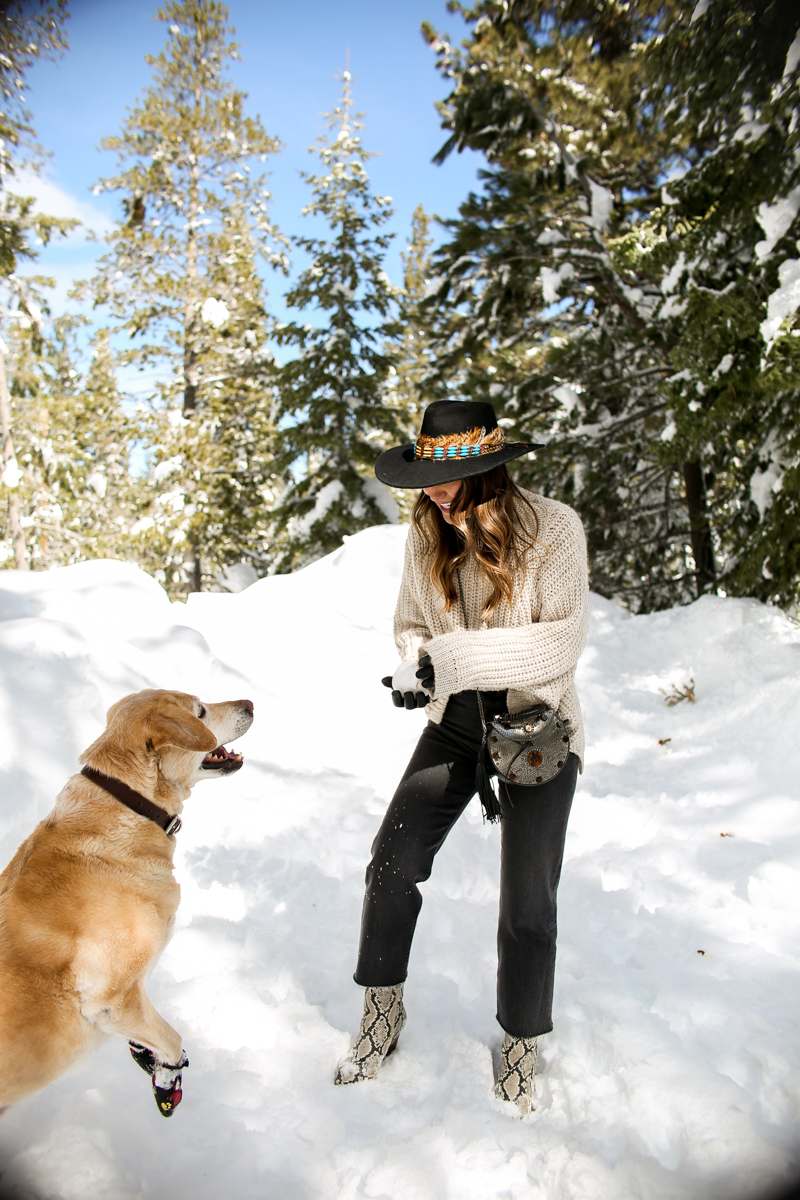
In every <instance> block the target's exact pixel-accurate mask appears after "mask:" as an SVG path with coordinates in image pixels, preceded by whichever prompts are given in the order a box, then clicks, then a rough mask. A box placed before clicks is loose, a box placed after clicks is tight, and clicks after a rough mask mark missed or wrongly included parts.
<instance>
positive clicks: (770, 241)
mask: <svg viewBox="0 0 800 1200" xmlns="http://www.w3.org/2000/svg"><path fill="white" fill-rule="evenodd" d="M798 209H800V184H798V186H797V187H796V188H793V189H792V191H791V192H790V193H789V195H788V196H783V197H781V198H780V199H778V200H776V201H775V203H774V204H767V203H766V201H764V202H763V203H762V204H759V206H758V217H757V220H758V223H759V225H760V226H761V228H762V229H763V230H764V233H765V234H766V238H765V239H764V241H762V242H756V247H755V250H756V258H757V259H759V261H761V262H763V260H764V259H765V258H768V257H769V255H770V254H771V253H772V251H773V248H774V247H775V244H776V243H777V242H778V241H780V239H781V238H782V237H783V236H784V234H785V233H788V231H789V229H790V228H791V225H792V222H793V221H794V219H795V217H796V216H797V211H798Z"/></svg>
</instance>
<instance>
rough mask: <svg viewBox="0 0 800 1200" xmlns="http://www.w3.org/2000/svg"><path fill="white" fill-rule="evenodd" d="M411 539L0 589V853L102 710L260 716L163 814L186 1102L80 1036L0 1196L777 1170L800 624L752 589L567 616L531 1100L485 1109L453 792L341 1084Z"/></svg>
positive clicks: (66, 768) (794, 992)
mask: <svg viewBox="0 0 800 1200" xmlns="http://www.w3.org/2000/svg"><path fill="white" fill-rule="evenodd" d="M403 535H404V531H403V530H402V529H400V528H397V527H385V528H381V529H373V530H367V531H366V532H365V533H362V534H360V535H359V536H358V537H355V538H352V539H350V540H349V541H348V542H347V543H346V545H345V546H344V547H343V548H342V549H341V550H340V551H338V552H337V553H336V554H333V555H331V556H330V557H329V558H327V559H325V560H324V561H322V562H320V563H317V564H316V565H314V566H313V567H311V568H309V569H308V570H306V571H303V572H300V573H298V574H296V575H293V576H284V577H280V578H272V579H266V580H262V581H261V582H259V583H257V584H254V585H253V586H252V587H250V588H249V589H247V590H246V591H244V592H242V593H240V594H238V595H223V594H204V595H200V596H194V597H192V598H191V600H190V602H189V603H188V605H185V606H184V605H170V604H169V603H168V601H167V600H166V598H165V596H164V594H163V592H162V591H161V589H160V588H159V587H158V585H157V584H156V583H155V582H154V581H153V580H151V579H149V578H148V577H147V576H146V575H144V574H142V573H141V572H140V571H138V570H137V569H136V568H134V567H132V566H127V565H125V564H121V563H108V562H96V563H85V564H83V565H80V566H76V567H69V568H66V569H64V570H59V571H51V572H48V573H41V574H38V573H37V574H18V573H15V572H11V571H4V572H2V573H0V666H1V667H2V693H1V694H0V695H1V699H0V703H2V729H3V760H4V761H3V774H2V794H1V795H0V854H1V855H2V862H3V863H5V862H6V861H7V860H8V858H9V857H10V856H11V854H12V853H13V851H14V850H15V848H16V846H17V845H18V843H19V842H20V841H21V840H22V838H23V837H24V836H25V835H26V834H27V833H28V832H29V831H30V829H31V828H32V827H33V824H34V822H35V821H36V820H38V819H39V818H41V817H42V816H44V814H45V813H46V812H47V811H48V810H49V808H50V807H51V805H52V803H53V799H54V797H55V795H56V793H57V792H58V791H59V789H60V788H61V786H62V785H63V783H64V781H65V779H66V778H67V777H68V776H69V775H70V774H71V773H72V772H73V771H74V770H75V769H76V758H77V755H78V753H79V752H80V750H82V749H83V748H84V747H85V746H86V745H88V744H89V742H91V741H92V740H93V739H94V737H95V736H96V735H97V733H98V732H99V730H100V729H101V727H102V725H103V722H104V713H105V710H106V708H107V706H108V705H109V704H111V703H112V701H114V700H116V699H117V698H118V697H119V696H122V695H124V694H125V693H127V692H130V691H134V690H137V689H138V688H141V687H146V686H164V687H177V688H182V689H185V690H189V691H194V692H197V693H199V694H201V695H202V696H204V697H207V698H209V699H212V700H218V699H233V698H238V697H242V696H247V697H250V698H251V699H252V700H253V701H254V702H255V712H256V721H255V724H254V726H253V728H252V730H251V731H250V732H249V733H248V734H247V736H246V738H245V739H244V740H243V741H242V743H241V745H237V747H236V748H237V749H241V750H242V751H243V752H244V754H245V766H244V768H243V770H242V771H241V772H239V774H238V775H236V776H235V777H233V778H232V779H230V780H221V781H218V782H217V781H215V782H213V783H212V782H209V783H205V784H200V785H198V787H197V789H196V791H195V794H194V795H193V796H192V797H191V799H190V800H189V802H188V803H187V806H186V810H185V814H184V821H185V823H184V828H183V830H182V832H181V833H180V835H179V836H178V846H179V849H178V852H177V873H178V877H179V879H180V882H181V886H182V890H183V899H182V904H181V909H180V913H179V919H178V929H177V932H176V935H175V938H174V940H173V941H172V943H171V945H170V947H169V949H168V950H167V952H166V954H165V955H164V957H163V958H162V960H161V964H160V966H159V967H158V969H157V970H156V973H155V975H154V976H153V979H152V980H151V983H150V989H149V990H150V994H151V995H152V997H153V999H154V1001H155V1003H156V1004H157V1006H158V1007H159V1009H160V1010H161V1012H162V1013H163V1014H164V1015H165V1016H166V1017H167V1019H168V1020H169V1021H170V1022H171V1023H172V1024H173V1025H175V1026H176V1027H177V1028H178V1029H180V1030H181V1031H182V1033H183V1037H184V1044H185V1046H186V1049H187V1052H188V1054H189V1058H190V1060H191V1066H190V1067H189V1069H188V1071H187V1072H186V1073H185V1077H184V1085H185V1091H184V1101H183V1104H182V1106H181V1108H180V1109H179V1110H178V1112H177V1113H176V1114H175V1116H174V1117H173V1118H172V1120H170V1121H165V1120H163V1119H162V1118H161V1117H160V1116H159V1115H158V1112H157V1111H156V1108H155V1105H154V1103H153V1099H152V1096H151V1094H150V1091H149V1086H148V1084H147V1080H146V1079H145V1077H144V1076H143V1075H142V1073H141V1072H140V1071H139V1070H138V1069H137V1067H136V1066H135V1065H134V1064H133V1062H132V1061H131V1059H130V1057H129V1055H128V1052H127V1048H126V1047H125V1045H124V1043H123V1042H121V1041H110V1042H108V1043H106V1045H105V1046H104V1047H103V1048H102V1050H101V1051H100V1052H99V1053H98V1054H96V1055H95V1056H94V1058H92V1059H91V1060H90V1061H89V1062H87V1063H85V1064H83V1065H82V1066H81V1067H80V1068H78V1069H76V1070H75V1071H74V1072H73V1073H72V1074H70V1075H69V1076H66V1077H64V1078H63V1079H61V1080H60V1081H59V1082H58V1083H56V1084H54V1085H53V1086H52V1087H50V1088H49V1089H47V1090H46V1091H45V1092H42V1093H40V1094H39V1095H37V1096H35V1097H32V1098H31V1099H29V1100H28V1101H26V1102H25V1103H23V1104H20V1105H19V1106H18V1107H16V1108H15V1109H12V1110H10V1111H9V1112H8V1113H6V1115H5V1116H4V1117H3V1118H2V1120H0V1166H1V1167H2V1172H3V1174H2V1182H1V1183H0V1192H2V1195H3V1196H4V1197H14V1198H16V1200H21V1198H22V1197H36V1198H38V1200H45V1198H47V1200H50V1198H56V1197H60V1198H61V1200H86V1197H92V1200H117V1198H120V1200H121V1198H122V1197H125V1198H130V1197H153V1198H154V1200H161V1198H162V1197H171V1198H173V1200H174V1198H179V1200H183V1198H184V1197H187V1198H188V1197H191V1198H192V1200H206V1198H207V1200H220V1198H221V1197H222V1198H227V1197H236V1200H248V1198H250V1197H252V1198H253V1200H255V1198H258V1200H263V1198H264V1197H268V1198H269V1200H331V1198H336V1200H354V1198H355V1197H361V1196H364V1197H370V1198H372V1200H493V1198H495V1197H496V1198H497V1200H500V1198H501V1197H502V1198H504V1200H505V1198H509V1200H510V1198H513V1200H523V1198H524V1200H566V1198H568V1197H569V1198H575V1200H588V1198H595V1197H597V1198H598V1200H631V1198H637V1200H638V1198H642V1200H662V1198H663V1200H671V1198H673V1197H675V1198H678V1197H680V1198H683V1197H687V1198H688V1197H692V1198H694V1197H700V1196H702V1197H723V1196H724V1197H726V1200H737V1198H740V1197H741V1198H745V1197H750V1196H755V1195H761V1194H762V1193H763V1191H764V1190H765V1189H766V1188H767V1187H768V1186H770V1185H771V1184H774V1183H776V1182H780V1180H782V1179H783V1180H785V1179H788V1178H789V1177H791V1176H792V1174H793V1173H794V1172H795V1171H796V1170H797V1168H798V1145H800V1069H799V1068H800V1046H799V1045H798V1036H797V1033H798V1023H799V1018H800V1005H799V1004H798V983H799V982H800V979H799V972H798V966H800V919H799V918H798V899H799V898H800V805H799V804H798V799H797V780H798V776H800V749H799V748H798V737H797V732H798V728H800V636H799V635H798V631H797V629H796V627H795V626H793V625H792V623H791V622H790V621H789V620H788V619H786V618H785V617H784V616H783V615H782V614H781V613H780V612H778V611H776V610H773V609H769V608H765V607H763V606H762V605H760V604H757V603H755V602H750V601H742V600H728V599H710V598H707V599H704V600H701V601H699V602H698V603H696V604H694V605H692V606H691V607H689V608H685V609H680V610H675V611H670V612H665V613H659V614H656V615H652V616H644V617H634V618H632V617H630V616H629V615H627V614H626V613H625V612H624V611H622V610H621V609H620V608H618V607H616V606H615V605H613V604H611V603H609V602H607V601H605V600H602V599H599V598H597V597H594V598H593V602H592V629H591V636H590V643H589V648H588V649H587V651H586V653H585V654H584V657H583V659H582V661H581V665H580V670H579V684H580V691H581V696H582V700H583V703H584V707H585V712H586V725H587V733H588V755H587V769H586V772H585V774H584V775H583V776H582V778H581V779H580V783H579V789H578V794H577V797H576V802H575V807H574V810H573V817H572V822H571V830H570V834H569V839H568V843H567V857H566V862H565V867H564V873H563V878H562V883H561V892H560V940H559V946H560V950H559V968H558V973H557V981H556V1004H555V1031H554V1032H553V1033H552V1034H551V1035H549V1036H548V1037H546V1038H543V1039H542V1040H541V1056H540V1061H541V1074H540V1076H539V1078H538V1081H537V1101H536V1104H537V1107H536V1111H535V1113H533V1114H532V1115H531V1116H530V1117H529V1118H526V1119H525V1120H524V1121H523V1120H513V1119H511V1118H510V1117H509V1115H508V1114H507V1112H505V1111H504V1110H503V1106H501V1105H499V1104H498V1103H497V1102H496V1101H495V1100H494V1099H493V1098H492V1095H491V1089H492V1057H493V1055H494V1056H495V1057H496V1055H497V1052H498V1049H499V1044H500V1031H499V1030H498V1028H497V1026H496V1024H495V1021H494V1017H493V1014H494V970H495V951H494V927H495V919H496V907H497V882H498V831H497V829H496V828H495V827H493V826H491V827H490V826H484V825H483V824H482V823H481V818H480V811H479V807H478V804H477V801H473V803H472V805H471V806H470V808H469V809H468V811H467V813H466V814H465V816H464V818H463V819H462V820H461V822H460V823H459V825H458V826H457V827H456V829H455V831H454V832H453V834H452V835H451V837H450V839H449V841H448V842H447V843H446V845H445V847H444V848H443V850H442V852H441V854H440V856H439V859H438V862H437V867H436V869H435V871H434V875H433V878H432V879H431V881H430V882H429V883H428V884H426V885H425V889H424V890H425V904H424V906H423V911H422V916H421V918H420V923H419V927H418V931H417V937H416V941H415V944H414V949H413V953H412V962H411V974H410V978H409V981H408V984H407V989H406V1000H407V1008H408V1013H409V1021H408V1025H407V1027H406V1030H405V1032H404V1034H403V1036H402V1038H401V1041H400V1047H399V1050H398V1052H397V1054H396V1055H394V1056H393V1057H392V1058H391V1059H390V1060H389V1061H388V1063H387V1064H386V1067H385V1068H384V1070H383V1071H382V1073H381V1076H380V1078H379V1079H378V1080H377V1081H376V1082H374V1083H367V1084H363V1085H360V1086H355V1087H348V1088H335V1087H334V1086H333V1083H332V1078H333V1070H334V1066H335V1063H336V1061H337V1058H338V1056H339V1055H340V1054H341V1053H342V1052H343V1051H344V1050H345V1049H346V1048H347V1047H348V1045H349V1042H350V1035H351V1033H352V1031H354V1030H355V1028H356V1026H357V1023H358V1019H359V1015H360V1006H361V990H360V989H359V988H357V987H356V986H355V984H354V983H353V982H352V980H351V973H352V970H353V967H354V960H355V952H356V943H357V937H358V922H359V912H360V905H361V889H362V880H363V872H364V867H365V865H366V862H367V858H368V855H369V846H370V841H371V839H372V836H373V834H374V832H375V830H376V828H377V825H378V822H379V820H380V816H381V813H382V812H383V810H384V808H385V805H386V803H387V801H388V799H389V797H390V796H391V793H392V791H393V788H394V784H395V782H396V779H397V777H398V776H399V774H400V772H401V770H402V768H403V766H404V764H405V761H406V759H407V756H408V754H409V752H410V750H411V748H412V746H413V744H414V741H415V739H416V737H417V736H418V734H419V731H420V729H421V727H422V724H423V722H424V716H423V714H421V713H407V712H405V711H404V710H398V709H395V708H394V707H393V706H392V704H391V700H390V697H389V694H388V692H387V691H386V690H385V689H384V688H383V687H382V686H381V684H380V677H381V676H382V675H384V674H386V673H387V672H389V671H390V670H391V669H392V668H393V667H394V665H395V662H396V655H395V652H394V649H393V646H392V643H391V637H390V625H391V614H392V610H393V606H394V598H395V595H396V590H397V585H398V579H399V572H400V566H401V556H402V542H403ZM691 679H694V686H695V693H696V703H695V704H690V703H688V702H687V701H684V702H682V703H680V704H678V705H676V706H674V707H668V706H667V705H666V704H665V698H664V695H663V694H662V689H664V690H666V691H669V690H670V688H671V687H672V685H673V684H674V685H676V686H677V687H678V688H681V687H683V686H684V685H685V684H687V683H688V682H689V681H690V680H691Z"/></svg>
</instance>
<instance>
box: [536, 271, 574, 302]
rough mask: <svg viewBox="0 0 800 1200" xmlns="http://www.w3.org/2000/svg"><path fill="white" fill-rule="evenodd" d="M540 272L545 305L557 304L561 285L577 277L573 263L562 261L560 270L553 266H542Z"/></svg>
mask: <svg viewBox="0 0 800 1200" xmlns="http://www.w3.org/2000/svg"><path fill="white" fill-rule="evenodd" d="M539 274H540V276H541V280H542V299H543V300H544V303H545V305H548V304H555V303H556V301H557V300H558V297H559V295H560V292H561V285H562V284H563V283H568V282H569V280H570V279H574V278H575V268H574V267H573V265H572V263H568V262H565V263H562V264H561V266H560V267H559V268H558V270H554V269H553V268H552V267H541V268H540V270H539Z"/></svg>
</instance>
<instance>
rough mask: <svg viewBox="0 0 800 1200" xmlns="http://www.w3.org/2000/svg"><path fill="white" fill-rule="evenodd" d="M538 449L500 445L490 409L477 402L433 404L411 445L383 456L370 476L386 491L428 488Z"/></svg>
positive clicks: (523, 444) (533, 445)
mask: <svg viewBox="0 0 800 1200" xmlns="http://www.w3.org/2000/svg"><path fill="white" fill-rule="evenodd" d="M544 444H545V443H544V442H507V441H505V438H504V435H503V430H502V429H501V428H500V426H499V425H498V424H497V417H496V416H495V412H494V408H493V407H492V405H491V404H488V403H486V402H485V401H483V400H434V401H433V403H432V404H429V405H428V407H427V408H426V409H425V413H424V415H423V418H422V429H421V430H420V435H419V437H418V438H417V440H416V442H412V444H411V445H410V446H393V447H392V449H391V450H385V451H384V453H383V454H382V455H381V456H380V458H379V459H378V461H377V462H376V463H375V474H376V475H377V477H378V479H380V481H381V483H385V484H387V485H388V486H389V487H396V488H425V487H433V486H434V484H437V483H454V482H455V481H456V480H457V479H466V478H467V477H468V476H471V475H483V474H484V472H485V471H491V470H493V469H494V468H495V467H499V466H500V465H501V464H502V463H507V462H510V461H511V459H512V458H520V457H521V456H522V455H523V454H530V453H531V451H532V450H540V449H541V448H542V446H544Z"/></svg>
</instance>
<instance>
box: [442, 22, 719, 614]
mask: <svg viewBox="0 0 800 1200" xmlns="http://www.w3.org/2000/svg"><path fill="white" fill-rule="evenodd" d="M671 9H672V5H656V4H652V5H651V4H648V3H640V4H638V5H635V6H633V5H631V6H625V7H624V8H620V7H619V6H616V5H608V6H606V5H597V6H595V5H589V6H586V5H582V4H580V3H577V2H576V3H570V4H566V5H555V4H553V3H549V2H541V3H540V2H538V0H516V2H511V3H508V4H503V5H500V4H497V3H494V2H492V0H490V2H488V3H485V4H478V5H476V6H475V7H474V8H472V9H470V10H466V9H462V10H461V11H462V12H463V14H464V16H465V17H466V18H467V19H468V20H469V21H470V22H471V23H472V24H473V25H474V33H473V38H472V40H471V41H470V43H469V44H468V45H467V46H466V47H465V49H464V50H463V51H457V50H454V49H453V47H451V46H450V45H449V43H448V42H447V41H446V39H442V38H439V37H437V36H436V35H435V34H434V33H433V31H432V30H429V31H428V36H429V38H430V40H431V41H432V44H433V45H434V48H435V49H436V50H437V53H438V56H439V65H440V67H441V69H442V70H443V71H444V73H445V74H446V75H449V76H450V77H452V78H453V79H454V81H455V86H454V90H453V92H452V94H451V96H450V97H449V99H448V101H447V102H445V104H444V105H443V106H442V114H443V118H444V123H445V125H446V127H447V128H449V129H450V130H451V131H452V132H451V137H450V139H449V140H448V142H447V143H446V144H445V146H444V147H443V148H442V151H441V152H440V155H439V156H438V157H439V159H440V160H442V159H443V158H444V157H446V155H447V154H448V153H450V152H451V151H452V150H453V149H457V148H459V147H461V146H467V145H469V146H471V147H473V148H475V149H481V150H483V152H484V153H485V154H486V156H487V160H488V162H489V165H490V168H491V169H490V170H489V171H487V172H484V173H483V181H484V187H483V192H482V194H480V195H471V196H470V197H469V198H468V200H467V202H466V203H465V204H464V205H463V206H462V209H461V216H460V218H459V220H458V221H456V222H453V223H451V224H450V226H449V228H450V233H451V238H450V241H449V243H447V244H446V245H445V246H444V247H443V248H442V250H441V251H440V253H439V255H438V256H437V264H436V265H437V274H439V275H440V276H441V278H442V285H441V286H440V289H439V292H438V297H437V302H438V305H439V306H440V308H441V309H442V317H443V320H441V324H440V334H439V337H440V356H439V369H440V372H443V373H444V374H445V375H446V374H447V373H448V372H452V371H454V370H456V369H461V370H464V369H465V368H466V379H465V381H464V387H465V389H466V390H467V391H468V392H470V393H473V394H478V395H482V396H484V397H485V398H488V399H491V400H492V401H493V402H494V403H495V404H496V405H497V407H498V408H499V410H500V411H501V413H502V414H503V419H504V422H505V423H506V424H507V426H508V427H509V431H510V432H511V433H512V435H517V434H519V433H521V432H523V431H524V430H526V429H527V430H530V431H532V432H534V433H536V432H540V433H543V434H544V435H545V436H546V437H550V438H551V442H552V444H551V446H550V448H549V449H548V450H547V451H546V452H542V454H541V455H540V456H539V461H538V462H534V463H533V464H528V463H523V464H521V465H520V467H519V468H518V473H519V476H520V478H521V480H522V481H523V482H534V481H535V480H536V478H537V477H540V476H541V472H542V469H543V468H544V470H545V471H546V482H545V484H544V486H546V488H547V490H549V491H550V492H551V494H554V495H557V496H560V497H561V498H562V499H565V500H567V501H568V502H569V503H573V504H574V505H575V506H576V507H577V508H578V510H579V511H580V512H581V515H582V516H583V518H584V522H585V524H586V527H587V535H588V541H589V548H590V554H591V558H592V568H593V586H594V587H595V588H597V590H599V591H601V592H604V593H605V594H608V595H617V596H620V597H621V598H624V599H626V600H627V601H628V602H629V603H630V604H632V606H633V607H635V608H652V607H660V606H661V605H663V604H669V603H674V602H675V600H676V599H678V600H682V599H688V598H690V597H691V595H692V593H693V592H694V590H695V587H696V588H697V590H698V591H699V590H703V589H704V588H705V587H706V586H707V585H708V580H707V577H706V574H705V571H704V565H703V564H699V563H697V562H693V561H692V558H691V549H690V548H689V528H688V526H689V524H690V520H693V519H694V517H693V515H692V514H691V506H692V503H693V502H694V498H693V495H690V496H689V497H688V498H687V495H686V493H685V492H684V489H683V485H682V478H681V476H682V470H681V468H682V464H672V463H668V464H665V463H663V462H661V460H660V458H659V455H658V453H657V448H658V445H659V438H660V434H661V432H662V431H663V429H664V428H665V427H666V424H667V421H668V417H667V408H668V397H667V396H666V395H665V394H664V391H663V387H662V382H663V380H664V379H666V378H667V377H669V376H670V375H671V374H672V373H673V371H672V368H671V366H670V363H669V359H668V357H667V356H666V353H665V348H664V346H663V344H662V343H661V341H660V339H659V337H658V336H655V337H653V336H652V334H651V329H650V325H649V316H650V314H651V312H652V310H653V307H654V305H655V304H656V302H657V300H658V298H659V293H658V291H657V285H656V284H655V283H652V282H650V283H648V282H647V281H642V280H641V279H640V278H638V277H637V276H636V275H635V274H634V273H633V272H632V271H631V270H630V269H628V267H627V265H626V263H625V262H624V260H623V259H622V258H621V257H615V256H614V255H613V253H612V248H613V246H614V245H615V243H616V242H617V241H618V239H620V238H621V237H624V236H625V234H626V233H628V232H629V231H630V230H631V229H633V228H635V227H636V226H637V224H638V223H639V222H640V221H641V220H642V219H644V218H645V217H646V216H647V215H648V214H649V213H650V212H652V210H653V209H654V208H655V207H656V206H657V205H658V204H659V203H660V186H659V181H660V179H661V177H662V176H663V173H664V169H665V162H667V161H669V159H670V156H671V155H672V154H673V153H674V147H672V146H671V144H670V142H669V139H668V137H666V136H665V134H664V132H663V130H662V128H661V126H660V124H659V120H658V116H659V114H657V113H656V112H654V111H653V110H652V108H650V107H648V106H647V105H642V104H641V103H640V95H641V92H642V90H643V88H644V87H645V84H646V81H647V80H646V76H645V73H644V66H643V62H642V47H643V46H644V45H645V44H646V43H647V42H648V41H650V40H652V39H653V37H654V36H655V34H657V33H658V32H659V30H660V27H661V22H664V21H666V20H668V19H669V13H670V11H671ZM681 493H683V494H681ZM687 510H688V511H687Z"/></svg>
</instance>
